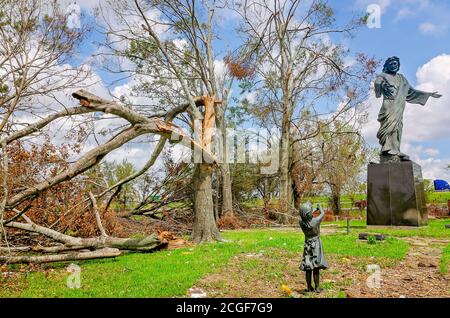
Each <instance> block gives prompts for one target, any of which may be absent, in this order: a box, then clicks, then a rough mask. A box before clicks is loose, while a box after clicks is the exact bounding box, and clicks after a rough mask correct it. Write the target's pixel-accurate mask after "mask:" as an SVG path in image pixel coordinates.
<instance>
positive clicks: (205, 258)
mask: <svg viewBox="0 0 450 318" xmlns="http://www.w3.org/2000/svg"><path fill="white" fill-rule="evenodd" d="M224 237H225V238H226V239H227V240H230V241H229V242H226V243H215V244H203V245H199V246H196V247H194V248H191V249H189V248H184V249H179V250H172V251H161V252H156V253H151V254H127V255H124V256H121V257H118V258H116V259H114V260H112V259H107V260H96V261H85V262H78V264H79V265H80V266H81V288H80V289H70V288H67V287H66V279H67V277H68V275H69V273H68V272H67V271H66V266H67V265H68V264H53V265H47V266H49V268H51V269H52V271H46V272H33V273H29V274H22V276H21V277H20V279H19V280H18V282H17V288H15V289H6V288H0V297H183V296H185V295H186V291H187V290H188V289H189V288H190V287H191V286H192V285H193V284H195V282H197V281H198V280H199V279H200V278H201V277H203V276H205V275H207V274H211V273H214V272H217V271H219V270H220V269H221V268H223V266H225V265H226V264H227V263H228V261H229V260H230V258H231V257H232V256H234V255H237V254H239V253H250V252H252V253H259V252H263V253H266V252H267V253H268V252H270V251H273V250H285V251H287V252H289V251H290V252H295V253H298V254H297V255H300V253H301V250H302V244H303V234H302V233H301V232H300V231H299V230H298V231H281V230H268V229H265V230H243V231H227V232H224ZM322 239H323V243H324V248H325V252H326V253H327V254H338V255H342V256H370V257H375V258H380V259H386V258H391V259H402V258H404V257H405V255H406V253H407V251H408V245H407V244H406V243H405V242H403V241H401V240H397V239H394V238H392V239H390V240H388V241H387V242H385V243H382V244H375V245H369V244H367V243H362V242H358V241H357V239H356V234H353V235H350V236H345V235H329V236H324V237H323V238H322ZM248 266H251V264H249V265H248ZM2 279H4V278H0V285H1V284H2Z"/></svg>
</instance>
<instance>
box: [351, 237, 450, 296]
mask: <svg viewBox="0 0 450 318" xmlns="http://www.w3.org/2000/svg"><path fill="white" fill-rule="evenodd" d="M404 240H405V241H407V242H408V243H409V246H410V249H409V253H408V255H407V256H406V258H405V259H404V260H403V261H401V262H400V264H399V265H398V266H395V267H393V268H385V269H381V272H380V276H381V277H380V278H381V281H380V283H381V284H380V286H379V288H369V287H368V286H367V283H366V282H365V281H364V282H359V283H358V284H357V285H356V286H354V287H353V288H351V289H350V290H348V291H347V295H348V296H349V297H420V298H423V297H450V277H449V275H448V274H447V275H445V276H444V275H442V274H441V273H440V272H439V260H440V258H441V254H442V248H443V247H444V246H445V245H446V244H448V241H445V240H435V239H429V238H404ZM373 277H374V276H373ZM372 281H373V280H372ZM373 286H374V287H376V284H373Z"/></svg>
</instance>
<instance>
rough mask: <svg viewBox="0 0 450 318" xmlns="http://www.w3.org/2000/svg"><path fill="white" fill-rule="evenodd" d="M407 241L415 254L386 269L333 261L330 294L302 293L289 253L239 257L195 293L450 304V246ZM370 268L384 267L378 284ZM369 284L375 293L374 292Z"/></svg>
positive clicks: (362, 261) (355, 260)
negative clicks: (447, 261)
mask: <svg viewBox="0 0 450 318" xmlns="http://www.w3.org/2000/svg"><path fill="white" fill-rule="evenodd" d="M404 240H405V241H407V242H408V243H409V245H410V250H409V253H408V255H407V257H406V258H405V259H404V260H403V261H400V262H399V261H394V260H389V259H384V260H383V262H384V263H381V264H376V263H375V264H374V262H376V260H375V259H373V258H371V257H368V258H364V257H349V258H346V257H342V256H339V255H327V259H328V262H329V264H330V269H328V270H326V271H323V272H322V273H323V274H322V275H321V282H322V287H324V288H325V291H324V292H322V293H320V294H315V293H310V294H307V295H303V294H302V293H301V291H303V290H304V289H305V288H306V285H305V279H304V275H303V273H301V272H300V271H299V270H298V261H299V259H298V258H299V256H298V255H297V254H295V253H289V252H286V251H283V250H272V251H264V252H263V253H257V254H240V255H238V256H235V257H233V258H232V259H231V261H230V262H229V264H228V265H227V266H226V267H225V268H224V269H222V270H221V271H220V272H218V273H216V274H213V275H210V276H207V277H204V278H203V279H202V280H200V281H199V282H198V283H197V284H196V285H195V286H194V289H195V290H197V291H201V292H202V293H203V294H204V295H206V296H207V297H237V298H240V297H249V298H259V297H286V292H285V291H283V290H282V288H281V285H282V284H285V285H287V286H288V287H289V289H290V290H291V291H292V294H291V296H292V297H349V298H352V297H358V298H366V297H367V298H372V297H373V298H378V297H389V298H391V297H395V298H398V297H407V298H409V297H421V298H423V297H444V298H450V275H448V274H447V275H445V276H444V275H442V274H441V273H440V272H439V260H440V257H441V254H442V248H443V247H444V246H445V245H446V244H448V241H444V240H433V239H429V238H405V239H404ZM369 264H374V265H378V266H380V271H379V276H378V277H379V278H380V279H379V280H378V281H377V275H378V274H377V273H376V272H373V273H369V272H367V266H368V265H369ZM368 281H369V285H371V286H372V287H368V283H367V282H368ZM378 283H379V284H378ZM188 295H189V293H188Z"/></svg>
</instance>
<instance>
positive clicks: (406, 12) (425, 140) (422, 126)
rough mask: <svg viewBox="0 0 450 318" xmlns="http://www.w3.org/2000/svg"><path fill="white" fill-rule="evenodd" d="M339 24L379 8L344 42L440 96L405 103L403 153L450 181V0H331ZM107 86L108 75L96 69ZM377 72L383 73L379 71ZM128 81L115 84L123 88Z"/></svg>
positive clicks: (226, 38) (229, 33)
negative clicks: (394, 64) (389, 61)
mask: <svg viewBox="0 0 450 318" xmlns="http://www.w3.org/2000/svg"><path fill="white" fill-rule="evenodd" d="M78 4H79V5H80V6H81V7H82V9H83V12H84V13H85V14H87V16H88V18H89V14H90V13H91V12H92V9H93V8H94V7H95V6H96V5H97V4H98V1H88V0H80V1H78ZM329 4H330V5H331V6H332V7H333V9H334V11H335V14H336V18H337V20H338V22H346V21H348V20H349V19H350V18H351V17H352V16H354V15H355V14H358V13H363V12H366V10H367V8H368V6H369V5H373V4H376V5H379V8H380V10H381V11H380V12H381V16H380V22H381V28H369V27H366V26H364V27H361V28H360V29H358V30H357V31H356V32H355V33H354V38H352V39H346V40H344V44H345V45H346V46H347V47H348V48H349V49H350V50H351V52H352V53H357V52H362V53H365V54H367V55H368V56H372V57H375V58H376V59H380V60H384V59H386V58H387V57H389V56H393V55H396V56H399V57H400V59H401V70H400V72H401V73H403V74H404V75H405V76H406V77H407V78H408V80H409V82H410V83H411V84H412V85H413V86H417V87H418V88H419V89H423V90H438V91H439V92H440V93H442V94H443V95H444V97H443V98H442V99H440V100H432V101H430V102H429V103H428V104H427V105H426V106H425V107H422V106H418V105H408V106H407V109H406V111H405V118H404V120H405V124H404V142H403V146H402V150H403V152H405V153H407V154H409V155H410V156H411V157H412V159H413V160H414V161H416V162H418V163H419V164H421V165H422V168H423V171H424V175H425V177H428V178H432V179H434V178H446V179H450V171H449V170H446V169H445V167H446V165H447V164H448V163H450V147H449V145H450V19H449V17H450V1H448V0H329ZM221 26H222V30H221V34H222V42H223V43H225V44H221V46H220V49H222V50H223V52H226V51H228V49H229V48H232V47H234V46H235V45H236V44H237V43H238V42H237V40H236V38H235V31H234V28H235V26H236V20H235V19H233V17H226V18H225V19H224V20H223V21H222V23H221ZM99 39H100V38H99V35H98V34H93V35H91V38H90V39H89V41H87V44H86V45H85V46H84V47H83V50H82V56H84V57H88V56H89V55H90V54H92V52H93V51H95V50H96V48H97V46H96V45H95V44H94V42H95V41H96V40H99ZM96 71H97V74H98V75H99V76H100V77H101V78H102V80H103V81H104V82H105V83H108V82H110V81H111V79H112V78H113V77H111V75H110V74H107V73H105V72H102V71H101V70H96ZM380 71H381V70H380ZM124 84H126V81H124V82H121V83H118V84H116V85H124ZM367 103H368V105H369V120H370V121H369V123H368V125H367V127H365V129H364V136H365V138H366V139H367V140H368V141H369V143H371V144H372V145H374V146H376V145H377V140H376V138H375V135H376V131H377V129H378V127H379V124H378V122H376V115H377V114H378V111H379V108H380V106H381V100H377V99H375V98H374V97H373V96H372V97H371V98H369V100H368V101H367Z"/></svg>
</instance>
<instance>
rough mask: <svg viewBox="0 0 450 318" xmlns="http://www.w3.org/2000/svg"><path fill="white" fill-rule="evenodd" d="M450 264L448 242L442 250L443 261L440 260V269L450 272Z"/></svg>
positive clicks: (443, 271) (443, 272) (445, 272)
mask: <svg viewBox="0 0 450 318" xmlns="http://www.w3.org/2000/svg"><path fill="white" fill-rule="evenodd" d="M449 265H450V244H448V245H447V246H446V247H445V248H444V249H443V251H442V256H441V261H440V262H439V270H440V271H441V273H442V274H447V273H448V267H449Z"/></svg>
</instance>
